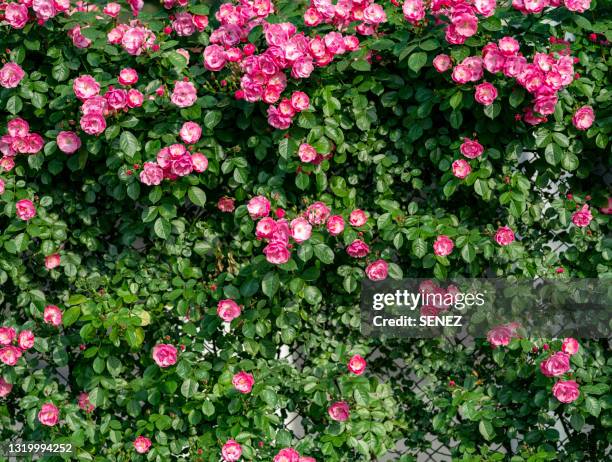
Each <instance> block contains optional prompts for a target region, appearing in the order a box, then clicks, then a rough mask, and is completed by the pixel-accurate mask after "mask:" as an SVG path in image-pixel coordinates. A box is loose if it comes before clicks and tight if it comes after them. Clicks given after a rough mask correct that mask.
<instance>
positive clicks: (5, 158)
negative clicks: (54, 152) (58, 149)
mask: <svg viewBox="0 0 612 462" xmlns="http://www.w3.org/2000/svg"><path fill="white" fill-rule="evenodd" d="M6 128H7V132H8V133H7V134H6V135H3V136H2V137H0V153H2V158H1V159H0V168H2V169H4V170H5V171H7V172H8V171H11V170H12V169H13V168H14V167H15V159H14V158H15V156H16V155H17V154H36V153H37V152H39V151H40V150H41V149H42V148H43V145H44V144H45V142H44V140H43V138H42V136H40V135H39V134H38V133H33V132H31V131H30V124H29V123H28V122H27V121H25V120H23V119H22V118H21V117H15V118H14V119H12V120H9V122H8V123H7V127H6Z"/></svg>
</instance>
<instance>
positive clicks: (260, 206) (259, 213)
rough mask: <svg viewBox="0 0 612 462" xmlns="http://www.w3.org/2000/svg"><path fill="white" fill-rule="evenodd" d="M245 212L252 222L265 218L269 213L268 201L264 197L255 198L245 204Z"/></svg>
mask: <svg viewBox="0 0 612 462" xmlns="http://www.w3.org/2000/svg"><path fill="white" fill-rule="evenodd" d="M247 210H248V211H249V215H250V216H251V218H252V219H253V220H257V219H258V218H263V217H267V216H268V214H269V213H270V201H269V200H268V199H266V198H265V197H264V196H255V197H253V198H252V199H251V200H250V201H249V203H248V204H247Z"/></svg>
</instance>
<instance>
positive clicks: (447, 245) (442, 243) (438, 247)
mask: <svg viewBox="0 0 612 462" xmlns="http://www.w3.org/2000/svg"><path fill="white" fill-rule="evenodd" d="M454 247H455V244H454V242H453V241H452V239H451V238H449V237H448V236H445V235H443V234H441V235H440V236H438V238H437V239H436V241H435V242H434V244H433V248H434V253H435V254H436V255H438V256H440V257H446V256H447V255H450V254H451V252H452V251H453V248H454Z"/></svg>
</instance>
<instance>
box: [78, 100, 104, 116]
mask: <svg viewBox="0 0 612 462" xmlns="http://www.w3.org/2000/svg"><path fill="white" fill-rule="evenodd" d="M106 106H108V104H107V103H106V99H105V98H104V97H103V96H93V97H91V98H89V99H87V100H86V101H85V102H84V103H83V105H82V106H81V112H83V115H88V114H97V115H100V116H102V115H104V111H105V110H106Z"/></svg>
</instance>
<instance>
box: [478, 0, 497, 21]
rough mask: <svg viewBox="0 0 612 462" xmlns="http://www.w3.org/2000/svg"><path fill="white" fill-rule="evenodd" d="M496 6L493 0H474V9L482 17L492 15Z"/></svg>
mask: <svg viewBox="0 0 612 462" xmlns="http://www.w3.org/2000/svg"><path fill="white" fill-rule="evenodd" d="M496 6H497V4H496V1H495V0H474V9H475V10H476V11H477V12H478V13H480V14H481V15H482V16H484V17H489V16H491V15H493V13H495V7H496Z"/></svg>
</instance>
